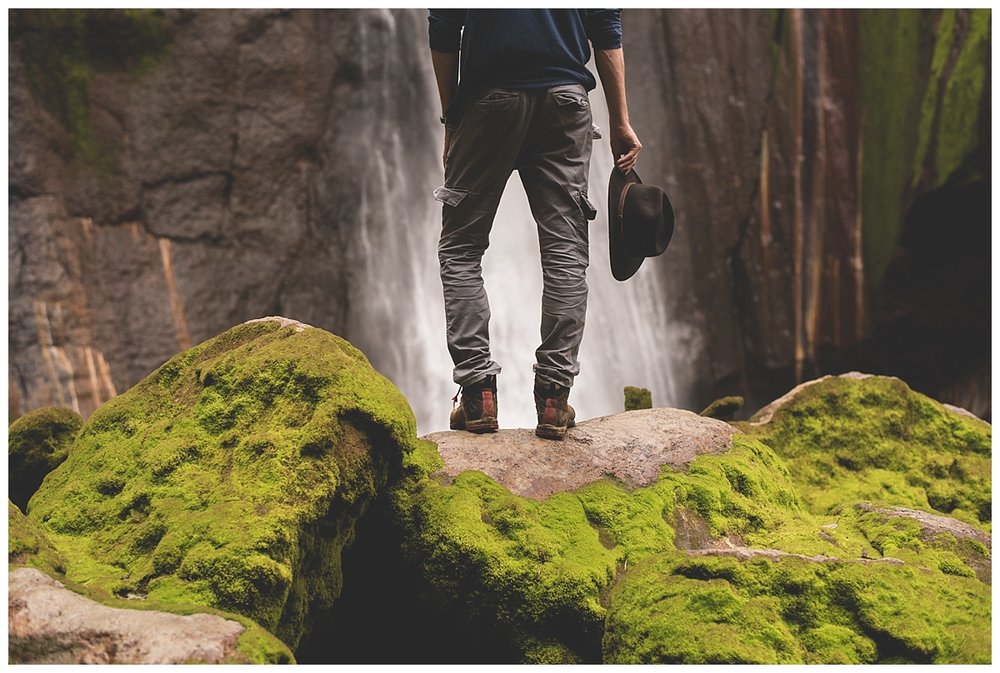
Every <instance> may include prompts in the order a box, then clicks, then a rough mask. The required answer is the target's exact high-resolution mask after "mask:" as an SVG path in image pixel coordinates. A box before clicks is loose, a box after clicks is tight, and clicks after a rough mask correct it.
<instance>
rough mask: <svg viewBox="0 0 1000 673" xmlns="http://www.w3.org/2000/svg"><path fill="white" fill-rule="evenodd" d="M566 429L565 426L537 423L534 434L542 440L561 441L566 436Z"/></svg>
mask: <svg viewBox="0 0 1000 673" xmlns="http://www.w3.org/2000/svg"><path fill="white" fill-rule="evenodd" d="M566 430H567V427H566V426H565V425H549V424H548V423H539V424H538V425H537V426H536V427H535V434H536V435H537V436H539V437H541V438H542V439H563V438H564V437H565V436H566Z"/></svg>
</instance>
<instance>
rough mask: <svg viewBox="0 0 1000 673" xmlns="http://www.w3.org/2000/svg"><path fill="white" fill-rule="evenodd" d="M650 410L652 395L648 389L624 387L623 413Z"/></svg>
mask: <svg viewBox="0 0 1000 673" xmlns="http://www.w3.org/2000/svg"><path fill="white" fill-rule="evenodd" d="M652 408H653V393H652V392H650V391H649V389H648V388H637V387H635V386H625V411H633V410H635V409H652Z"/></svg>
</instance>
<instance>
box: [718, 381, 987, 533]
mask: <svg viewBox="0 0 1000 673" xmlns="http://www.w3.org/2000/svg"><path fill="white" fill-rule="evenodd" d="M753 420H754V419H753V418H751V421H753ZM738 425H739V426H740V427H741V428H743V429H744V430H746V431H748V432H750V433H751V434H752V435H753V436H755V437H757V438H758V439H760V440H761V441H762V442H764V443H765V444H767V445H768V446H770V447H772V448H773V449H774V450H775V451H776V452H777V453H778V454H779V455H780V456H781V457H782V458H783V459H784V460H785V462H786V463H787V464H788V468H789V470H790V473H791V474H792V475H793V478H794V481H795V483H796V486H797V488H798V492H799V494H800V495H801V497H802V502H803V504H804V505H805V506H806V507H807V508H808V509H809V510H810V511H811V512H813V513H814V514H821V515H825V514H833V513H835V512H836V511H838V508H840V507H841V506H843V505H851V504H854V503H856V502H876V503H882V504H886V505H898V506H902V507H911V508H915V509H919V510H924V511H927V512H938V513H941V514H946V515H948V516H950V517H954V518H956V519H959V520H961V521H965V522H968V523H970V524H973V525H976V526H978V527H980V528H982V529H983V530H984V531H987V532H988V531H989V530H990V528H991V517H992V514H991V512H992V478H991V467H990V466H991V453H992V449H991V437H992V431H991V427H990V425H989V424H988V423H985V422H983V421H980V420H977V419H974V418H970V417H967V416H963V415H960V414H958V413H956V412H954V411H951V410H949V409H947V408H945V407H944V406H943V405H941V404H940V403H938V402H936V401H934V400H932V399H930V398H929V397H927V396H925V395H922V394H920V393H917V392H915V391H913V390H911V389H910V388H909V387H908V386H907V385H906V384H905V383H904V382H902V381H900V380H899V379H895V378H890V377H869V378H865V379H861V380H856V379H851V378H846V377H831V378H828V379H825V380H823V381H820V382H818V383H815V384H813V385H811V386H809V387H806V388H804V389H803V390H802V391H801V392H800V393H799V394H798V395H796V396H795V398H794V399H793V400H792V401H791V402H790V403H789V404H787V405H785V406H784V407H783V408H781V409H779V410H778V411H777V412H776V413H775V414H774V417H773V418H772V419H771V421H770V422H769V423H766V424H763V425H754V424H752V423H740V424H738Z"/></svg>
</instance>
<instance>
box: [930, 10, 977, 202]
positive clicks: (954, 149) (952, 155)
mask: <svg viewBox="0 0 1000 673" xmlns="http://www.w3.org/2000/svg"><path fill="white" fill-rule="evenodd" d="M958 11H962V12H964V13H966V14H967V21H968V26H967V32H966V33H965V36H964V38H963V39H962V42H961V43H960V44H958V45H956V40H957V39H958V34H957V32H956V23H957V12H958ZM990 18H991V12H990V10H989V9H972V10H955V9H945V10H943V11H942V13H941V17H940V20H939V23H938V26H937V31H936V39H935V42H934V52H933V57H932V60H931V69H930V75H929V78H928V83H927V89H926V91H925V93H924V97H923V103H922V105H921V115H920V126H919V136H918V143H917V150H916V161H915V166H916V167H917V170H916V172H915V173H914V175H913V177H912V179H913V182H914V186H916V183H917V182H918V181H919V180H920V179H921V177H923V175H922V171H921V167H923V166H924V163H925V162H926V159H927V154H928V153H929V152H933V158H934V167H933V170H934V174H935V178H936V179H935V180H934V182H933V183H931V184H929V185H927V186H928V188H931V189H934V188H937V187H940V186H941V185H943V184H944V183H945V182H947V181H948V179H949V178H950V177H951V176H952V174H953V173H954V172H955V171H956V170H957V169H958V168H959V167H960V166H961V165H962V164H963V163H964V162H965V160H966V158H967V157H968V156H969V155H970V154H972V153H973V152H974V151H975V150H976V148H977V147H978V145H979V143H980V142H981V139H980V138H979V133H978V126H979V116H980V113H981V108H980V99H981V98H982V95H983V89H984V87H985V85H986V79H987V68H988V67H989V58H990V54H989V50H990ZM956 50H957V52H958V53H957V54H956V55H954V66H953V70H952V72H951V73H950V76H949V77H948V78H947V79H945V80H944V81H943V82H942V74H943V71H944V69H945V67H946V65H947V64H948V62H949V60H951V59H952V57H953V52H955V51H956ZM941 86H944V92H941V90H940V89H941ZM941 96H943V102H942V106H941V113H940V118H937V105H938V98H939V97H941ZM935 122H936V123H937V128H936V133H937V136H936V138H932V128H933V127H934V124H935ZM932 140H936V142H935V143H934V145H933V147H932V146H931V141H932Z"/></svg>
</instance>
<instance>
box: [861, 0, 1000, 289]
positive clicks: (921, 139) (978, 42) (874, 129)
mask: <svg viewBox="0 0 1000 673" xmlns="http://www.w3.org/2000/svg"><path fill="white" fill-rule="evenodd" d="M960 12H961V13H962V16H963V17H967V19H968V30H967V32H966V33H965V37H964V39H963V40H962V42H961V43H960V44H957V43H956V38H957V33H956V23H957V21H958V17H959V13H960ZM860 17H861V18H860V27H861V56H862V69H861V89H862V104H863V112H862V116H863V138H864V150H863V169H862V176H863V177H862V179H863V185H862V210H863V213H862V220H863V226H864V232H863V247H864V264H865V278H866V282H867V283H868V285H869V286H870V287H875V286H877V285H878V284H879V283H880V282H881V279H882V277H883V275H884V273H885V270H886V268H887V267H888V265H889V262H890V261H891V260H892V258H893V255H894V253H895V249H896V245H897V242H898V240H899V235H900V232H901V231H902V226H903V220H904V217H905V216H906V212H907V210H908V209H909V208H910V206H911V205H912V203H913V199H914V197H915V196H917V194H918V193H919V191H921V190H923V191H928V190H933V189H937V188H939V187H941V186H942V185H944V184H945V183H946V182H947V181H948V180H949V179H952V178H954V176H955V175H956V173H958V172H960V170H962V169H964V167H966V166H967V164H968V163H969V161H970V159H971V158H973V157H975V156H976V155H978V154H981V152H982V151H984V147H983V143H984V142H985V140H986V139H985V138H981V137H980V133H979V128H980V125H981V122H980V116H981V114H982V111H983V109H984V108H983V106H982V105H981V100H982V96H983V92H984V90H985V88H986V86H987V78H988V70H989V50H990V30H989V24H990V20H991V11H990V10H989V9H972V10H956V9H945V10H895V9H892V10H864V11H862V12H861V13H860ZM963 20H964V19H963ZM953 58H954V66H953V69H952V70H951V71H950V73H945V72H944V71H945V69H946V67H947V64H948V63H949V61H951V60H952V59H953ZM943 74H946V75H947V77H943V76H942V75H943ZM942 86H943V87H944V91H943V92H942V91H941V90H940V89H941V87H942ZM939 99H940V108H939V107H938V105H939ZM985 109H987V110H988V107H986V108H985ZM931 178H933V179H931ZM977 179H985V178H984V176H983V175H978V176H977Z"/></svg>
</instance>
